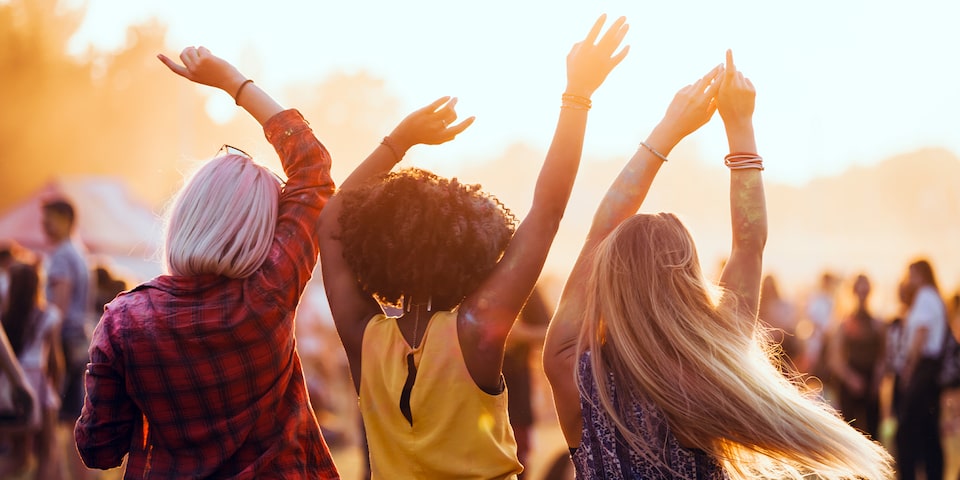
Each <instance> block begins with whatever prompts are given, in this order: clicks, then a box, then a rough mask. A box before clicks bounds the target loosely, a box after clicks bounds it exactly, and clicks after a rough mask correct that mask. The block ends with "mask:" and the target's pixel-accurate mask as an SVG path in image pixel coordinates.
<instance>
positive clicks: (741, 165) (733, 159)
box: [723, 152, 763, 170]
mask: <svg viewBox="0 0 960 480" xmlns="http://www.w3.org/2000/svg"><path fill="white" fill-rule="evenodd" d="M723 164H724V165H726V166H727V168H729V169H730V170H745V169H750V168H754V169H757V170H763V157H761V156H760V155H757V154H756V153H745V152H734V153H731V154H729V155H727V156H726V157H723Z"/></svg>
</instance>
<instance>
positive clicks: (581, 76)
mask: <svg viewBox="0 0 960 480" xmlns="http://www.w3.org/2000/svg"><path fill="white" fill-rule="evenodd" d="M606 20H607V16H606V14H604V15H601V16H600V18H598V19H597V21H596V22H595V23H594V24H593V28H591V29H590V33H588V34H587V37H586V38H584V39H583V40H582V41H580V42H578V43H576V44H574V46H573V48H572V49H571V50H570V53H569V54H568V55H567V90H566V93H569V94H573V95H579V96H581V97H584V98H590V95H592V94H593V92H594V91H596V89H597V88H599V87H600V85H601V84H602V83H603V81H604V80H605V79H606V78H607V74H609V73H610V71H611V70H613V68H614V67H616V66H617V65H618V64H619V63H620V62H621V61H622V60H623V59H624V57H626V56H627V52H629V51H630V46H629V45H626V46H624V47H623V49H622V50H620V52H619V53H616V54H614V52H616V50H617V49H618V48H619V47H620V43H621V42H622V41H623V37H624V36H625V35H626V34H627V30H629V28H630V26H629V25H627V23H626V21H627V19H626V18H625V17H620V18H618V19H617V21H615V22H613V25H611V26H610V28H609V29H608V30H607V32H606V33H604V34H603V37H601V38H600V41H597V37H599V36H600V31H601V30H602V29H603V24H604V23H605V22H606ZM594 42H596V43H594Z"/></svg>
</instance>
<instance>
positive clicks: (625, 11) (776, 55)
mask: <svg viewBox="0 0 960 480" xmlns="http://www.w3.org/2000/svg"><path fill="white" fill-rule="evenodd" d="M71 2H72V3H71ZM71 2H68V4H74V5H80V4H82V3H86V4H87V5H88V14H87V18H86V21H85V23H84V24H83V26H82V27H81V29H80V31H79V33H78V35H77V36H76V37H75V38H74V39H73V43H72V48H73V50H74V51H75V52H77V53H82V52H83V51H85V50H86V49H87V48H89V47H90V46H91V45H92V46H93V48H96V49H100V50H111V49H116V48H119V47H121V46H122V45H123V43H124V41H125V35H126V28H127V27H128V26H129V25H131V24H135V23H139V22H144V21H147V20H148V19H150V18H151V17H156V18H158V19H159V20H160V21H161V22H162V23H164V24H166V25H167V26H168V28H169V30H168V35H167V41H168V51H167V52H165V53H168V54H176V53H178V52H179V50H180V49H181V48H182V47H184V46H188V45H205V46H207V47H209V48H210V49H211V50H212V51H213V52H214V53H215V54H218V55H220V56H223V57H225V58H227V59H228V60H231V61H234V62H235V63H237V64H238V66H239V67H240V68H241V70H243V71H245V72H249V75H250V76H252V77H255V79H256V81H257V83H258V84H259V85H261V86H264V87H266V88H267V89H268V90H272V91H280V90H282V89H283V87H284V86H286V85H289V84H293V83H302V82H304V81H312V80H316V81H319V80H322V79H323V78H324V77H325V76H327V75H329V74H331V73H332V72H335V71H338V70H341V71H348V72H356V71H358V70H365V71H368V72H370V73H371V74H373V75H375V76H377V77H381V78H383V79H384V80H385V81H386V86H387V88H388V89H389V90H390V92H391V93H392V94H394V95H395V96H397V97H398V98H399V99H400V101H401V103H402V105H403V108H404V110H412V109H413V108H416V107H419V106H420V105H422V104H425V103H427V102H429V101H431V100H433V99H435V98H437V97H439V96H442V95H454V96H458V97H459V98H460V103H459V105H458V110H459V111H460V112H461V114H462V115H464V116H466V115H476V116H477V122H476V124H475V125H474V126H473V127H471V129H470V130H468V131H467V132H466V133H465V134H464V135H462V136H461V137H460V139H458V141H456V142H454V143H453V144H451V145H448V146H445V147H443V149H442V150H440V151H435V152H429V151H425V153H424V154H423V155H424V156H427V157H429V156H430V155H441V154H442V155H451V154H454V155H457V154H460V155H466V156H470V157H474V158H475V157H478V156H479V157H482V156H484V155H485V154H488V153H489V154H490V155H494V154H496V153H497V152H500V151H502V150H503V149H504V148H505V147H506V146H508V145H509V144H511V143H513V142H524V143H527V144H530V145H532V146H534V147H536V148H538V149H546V147H547V145H548V144H549V141H550V137H551V135H552V131H553V127H554V122H555V118H556V112H557V110H558V107H559V104H560V94H561V93H562V92H563V88H564V84H565V65H564V59H565V56H566V54H567V52H568V50H569V48H570V46H571V45H572V44H573V43H574V42H575V41H577V40H579V39H580V38H581V37H582V36H583V35H584V34H585V33H586V31H587V29H588V28H589V26H590V25H591V23H592V22H593V20H594V19H595V18H596V16H597V15H599V14H600V13H604V12H606V13H608V14H609V15H610V16H612V17H615V16H619V15H624V16H626V17H627V20H628V22H629V23H630V25H631V29H630V32H629V34H628V36H627V39H626V43H628V44H630V46H631V52H630V54H629V55H628V57H627V59H626V60H625V61H624V63H623V64H621V65H620V67H618V69H617V70H615V71H614V72H613V73H612V74H611V76H610V77H609V78H608V80H607V82H606V83H605V84H604V85H603V86H602V87H601V89H600V90H599V91H598V92H597V93H596V94H595V96H594V108H593V110H592V112H591V119H590V125H589V127H588V138H587V144H586V149H587V151H588V152H589V154H590V155H591V156H594V157H610V156H623V157H626V156H629V155H630V154H631V153H632V152H633V151H634V149H635V148H636V145H637V142H638V141H639V140H642V139H643V138H644V137H645V136H646V134H647V133H648V132H649V130H650V129H651V128H652V127H653V126H654V125H655V124H656V122H657V121H658V120H659V118H660V116H661V115H662V113H663V111H664V109H665V107H666V105H667V103H668V102H669V100H670V99H671V98H672V96H673V94H674V92H675V91H676V90H678V89H679V88H680V87H682V86H683V85H685V84H686V83H690V82H691V81H693V80H695V79H696V78H697V77H699V76H700V75H701V74H702V73H704V72H706V71H707V70H709V69H710V68H711V67H713V66H714V65H716V64H718V63H720V62H721V61H722V60H723V53H724V50H725V49H726V48H732V49H733V50H734V54H735V57H736V60H737V63H738V65H739V67H740V68H741V69H742V70H743V71H744V72H745V74H746V75H747V76H748V77H750V78H751V80H752V81H753V83H754V84H755V85H756V87H757V90H758V99H757V113H756V117H755V121H756V124H757V135H758V144H759V149H760V153H761V154H762V155H764V157H765V158H766V160H767V162H766V163H767V172H766V173H767V176H768V178H770V179H775V180H780V181H786V182H790V183H795V184H799V183H802V182H804V181H806V180H809V179H810V178H812V177H815V176H818V175H829V174H835V173H839V172H841V171H842V170H844V169H845V168H847V167H848V166H849V165H851V164H869V163H873V162H877V161H880V160H883V159H884V158H886V157H889V156H891V155H895V154H898V153H903V152H908V151H912V150H915V149H918V148H922V147H927V146H932V147H944V148H947V149H949V150H951V151H953V152H955V153H960V116H958V112H960V89H958V88H957V87H956V83H957V81H958V78H960V28H957V22H958V19H960V3H957V2H952V1H946V0H941V1H933V0H919V1H913V2H902V1H898V2H893V1H846V0H845V1H835V0H834V1H825V0H814V1H807V2H780V1H768V0H767V1H764V0H736V1H724V2H707V1H702V2H690V1H658V2H645V1H638V0H621V1H603V2H601V1H583V2H571V1H539V0H538V1H517V0H514V1H504V0H487V1H484V2H454V1H449V0H447V1H439V0H430V1H420V0H415V1H405V2H395V1H385V0H381V1H293V0H276V1H271V2H228V1H219V0H218V1H202V2H195V1H186V0H164V1H157V0H149V1H146V0H138V1H135V2H130V1H121V0H84V1H81V0H71ZM210 93H211V98H212V99H213V100H211V104H210V106H209V107H210V110H211V111H212V112H213V114H214V115H215V116H220V117H221V118H222V117H223V116H224V115H229V114H230V113H229V112H232V111H233V110H231V109H230V108H229V107H231V106H232V104H231V103H230V99H229V98H225V97H224V96H223V95H219V96H218V95H215V94H214V92H212V91H211V92H210ZM281 100H284V99H282V98H281ZM288 106H296V105H288ZM397 120H399V118H398V119H397ZM318 133H320V135H321V137H322V132H318ZM384 133H387V132H384ZM687 142H691V143H692V144H694V145H695V147H696V149H697V151H698V152H699V154H700V156H701V157H702V158H703V159H704V160H709V159H713V160H715V161H718V162H719V161H721V158H722V156H723V154H724V153H726V141H725V139H724V137H723V130H722V127H721V124H720V122H719V117H716V118H714V121H713V122H711V124H709V125H707V127H705V129H703V130H702V131H700V132H698V133H696V134H695V135H694V136H693V137H691V138H690V139H688V140H687Z"/></svg>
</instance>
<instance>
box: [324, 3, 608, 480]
mask: <svg viewBox="0 0 960 480" xmlns="http://www.w3.org/2000/svg"><path fill="white" fill-rule="evenodd" d="M605 20H606V18H605V17H601V18H600V19H598V20H597V22H596V23H595V24H594V26H593V29H592V30H591V31H590V33H589V34H588V35H587V37H586V38H585V39H584V41H583V42H580V43H578V44H576V45H574V47H573V50H572V51H571V52H570V54H569V55H568V56H567V90H566V93H565V94H564V95H563V97H562V99H563V102H562V106H561V109H560V118H559V121H558V125H557V130H556V133H555V134H554V138H553V143H552V144H551V146H550V150H549V152H548V153H547V158H546V160H545V162H544V165H543V168H542V170H541V173H540V176H539V178H538V180H537V186H536V191H535V193H534V201H533V206H532V207H531V209H530V213H529V214H528V215H527V217H526V218H525V219H524V220H523V222H521V223H520V224H519V225H516V226H515V224H516V221H515V219H514V217H513V215H512V214H511V213H510V211H509V210H508V209H507V208H506V207H504V206H503V205H502V204H501V203H500V202H499V201H498V200H497V199H496V198H495V197H493V196H492V195H489V194H487V193H484V192H483V191H482V190H480V187H479V186H476V185H466V184H462V183H460V182H458V181H457V180H456V179H446V178H442V177H439V176H437V175H434V174H432V173H430V172H427V171H425V170H420V169H407V170H402V171H399V172H395V173H388V172H389V171H390V169H391V168H392V167H393V166H394V165H395V164H396V163H397V162H399V161H400V159H401V157H402V156H403V154H404V153H405V152H406V150H407V149H408V148H410V147H411V146H413V145H416V144H421V143H422V144H440V143H444V142H447V141H450V140H452V139H453V138H454V137H455V136H456V135H457V134H459V133H460V132H462V131H463V130H464V129H466V128H467V127H468V126H469V125H470V124H471V123H472V121H473V119H472V118H470V119H467V120H466V121H464V122H461V123H459V124H456V125H452V126H450V123H452V122H454V121H455V120H456V118H457V114H456V112H455V110H454V107H455V104H456V101H455V100H450V99H449V98H447V97H444V98H441V99H439V100H437V101H436V102H434V103H432V104H430V105H428V106H426V107H424V108H422V109H420V110H417V111H416V112H414V113H412V114H411V115H409V116H408V117H407V118H405V119H404V120H403V121H402V122H401V123H400V124H399V125H398V126H397V127H396V129H394V131H393V132H392V133H391V134H390V136H388V137H386V138H384V141H383V143H382V145H381V146H379V147H378V148H377V149H376V150H375V151H374V152H373V153H372V154H371V155H370V157H368V158H367V159H366V160H365V161H364V162H363V163H362V164H361V165H360V166H359V167H357V169H356V170H354V172H353V173H352V174H351V175H350V177H349V178H347V180H346V181H345V182H344V183H343V184H342V186H341V190H340V193H339V194H338V195H336V196H335V197H334V198H333V199H332V200H331V202H330V203H329V204H328V205H327V208H326V210H325V211H324V214H323V215H322V216H321V225H320V238H321V240H320V251H321V265H322V267H323V279H324V284H325V286H326V289H327V297H328V299H329V301H330V308H331V311H332V313H333V319H334V322H335V323H336V326H337V330H338V331H339V333H340V338H341V340H342V341H343V345H344V348H345V350H346V353H347V358H348V360H349V362H350V369H351V373H352V375H353V381H354V385H355V386H356V388H357V393H358V394H359V396H360V411H361V413H362V414H363V420H364V426H365V429H366V434H367V440H368V444H369V451H370V465H371V473H372V477H373V478H374V479H376V478H453V477H457V478H485V479H488V478H516V476H517V474H518V473H520V472H521V471H522V469H523V467H522V466H521V465H520V462H519V461H518V460H517V445H516V441H515V439H514V437H513V433H512V431H511V429H510V425H509V421H508V416H507V398H506V392H505V387H504V384H503V380H502V375H501V364H502V361H503V352H504V344H505V342H506V338H507V334H508V333H509V332H510V329H511V327H512V326H513V323H514V320H515V319H516V317H517V315H518V314H519V313H520V310H521V308H522V307H523V304H524V302H525V301H526V299H527V297H528V296H529V295H530V292H531V291H532V290H533V287H534V284H535V283H536V280H537V277H538V276H539V275H540V271H541V269H542V268H543V263H544V261H545V260H546V256H547V252H548V250H549V248H550V245H551V243H552V242H553V238H554V236H555V235H556V232H557V227H558V226H559V223H560V219H561V217H562V216H563V212H564V209H565V208H566V204H567V200H568V199H569V196H570V191H571V189H572V188H573V182H574V178H575V177H576V173H577V168H578V166H579V162H580V153H581V150H582V147H583V136H584V130H585V128H586V122H587V111H588V109H589V108H590V105H591V102H590V95H591V94H592V93H593V92H594V91H595V90H596V89H597V88H598V87H599V86H600V84H601V83H602V82H603V80H604V79H605V78H606V76H607V74H608V73H609V72H610V71H611V70H612V69H613V68H614V67H615V66H616V65H617V64H618V63H620V61H621V60H622V59H623V58H624V56H626V53H627V49H626V47H625V48H623V49H622V50H621V51H620V52H619V53H617V49H618V48H619V46H620V43H621V41H622V40H623V37H624V35H625V34H626V32H627V26H626V24H625V19H623V18H620V19H618V20H617V21H616V22H614V23H613V25H612V26H611V27H610V29H609V30H607V32H606V33H605V34H604V35H602V36H601V35H600V33H601V30H602V28H603V24H604V22H605ZM598 38H599V40H598ZM378 302H379V303H378ZM380 304H391V305H393V306H395V307H402V308H403V310H404V311H403V313H402V315H400V316H399V317H388V316H386V315H384V314H383V310H382V309H381V305H380Z"/></svg>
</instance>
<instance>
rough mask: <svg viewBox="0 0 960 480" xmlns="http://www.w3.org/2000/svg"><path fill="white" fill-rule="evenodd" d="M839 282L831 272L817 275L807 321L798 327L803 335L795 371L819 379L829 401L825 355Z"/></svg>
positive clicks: (829, 382)
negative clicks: (818, 277) (817, 279)
mask: <svg viewBox="0 0 960 480" xmlns="http://www.w3.org/2000/svg"><path fill="white" fill-rule="evenodd" d="M838 284H839V279H838V278H837V277H836V276H835V275H834V274H833V273H832V272H824V273H823V274H822V275H821V276H820V283H819V285H818V287H817V290H816V291H814V292H813V294H811V295H810V298H808V299H807V305H806V311H805V313H806V318H805V319H804V321H803V326H802V327H801V328H800V330H801V331H802V333H801V334H800V335H799V337H802V338H801V340H802V342H803V353H802V355H801V358H800V362H799V363H798V364H797V369H798V370H799V371H800V372H801V373H805V374H810V375H814V376H816V377H818V378H819V379H820V380H821V382H822V383H823V387H824V392H823V395H824V397H825V398H827V399H828V400H832V398H831V393H832V392H831V391H830V387H831V378H830V370H829V368H827V364H826V356H825V355H824V352H825V351H826V350H825V345H826V344H827V342H828V340H827V336H828V335H829V333H830V330H831V327H832V325H833V322H834V314H835V307H836V303H835V296H836V290H837V285H838Z"/></svg>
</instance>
